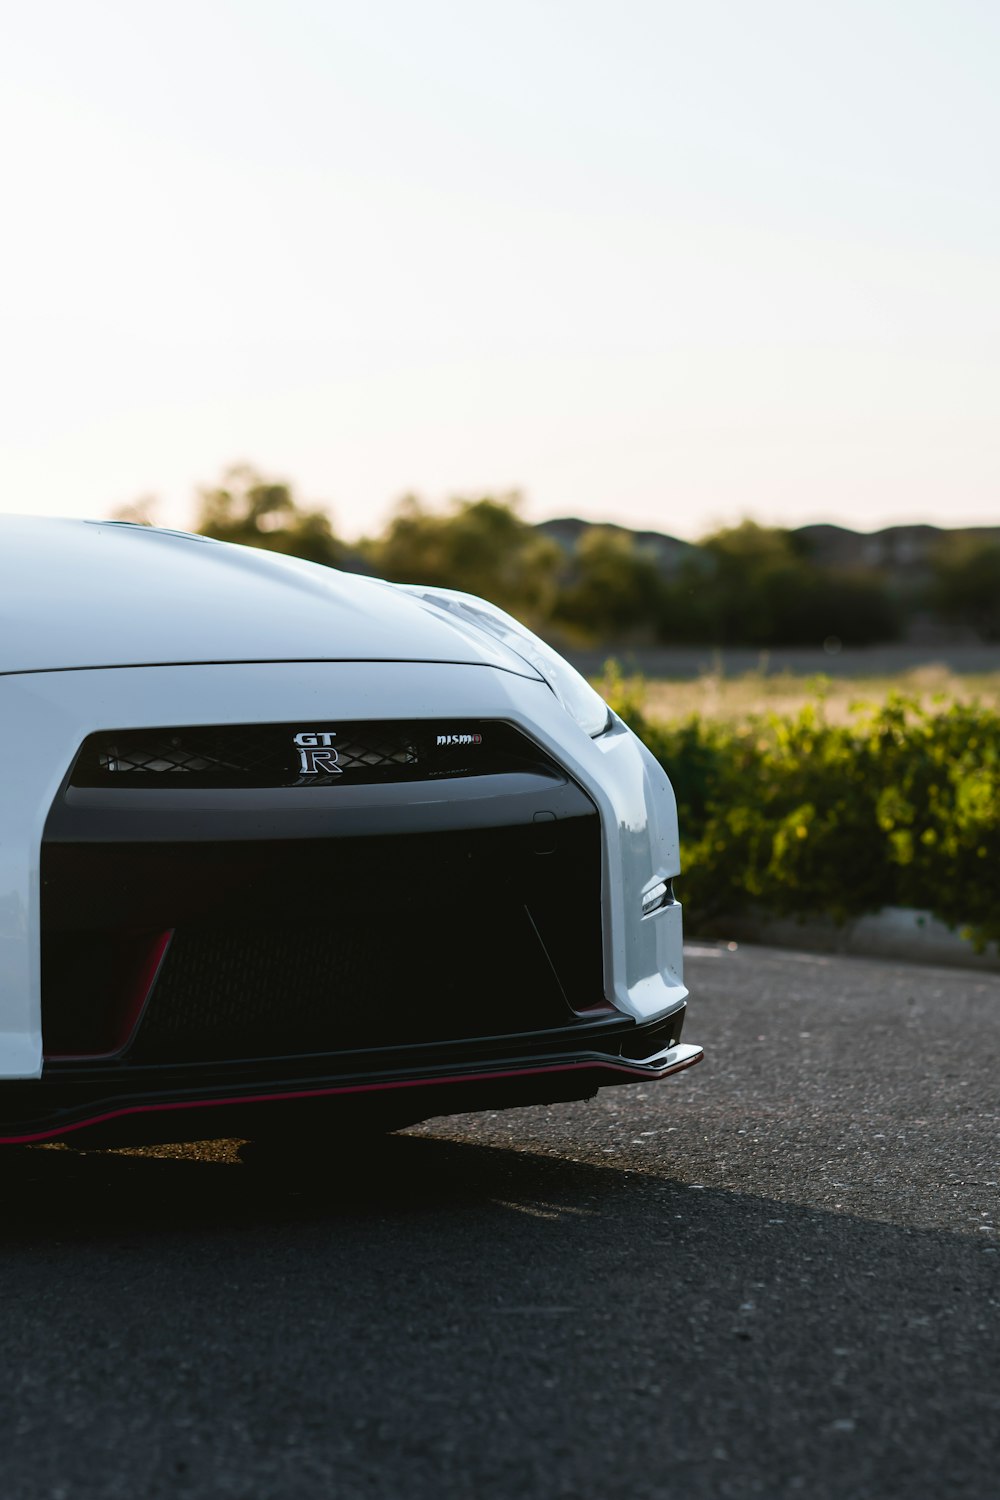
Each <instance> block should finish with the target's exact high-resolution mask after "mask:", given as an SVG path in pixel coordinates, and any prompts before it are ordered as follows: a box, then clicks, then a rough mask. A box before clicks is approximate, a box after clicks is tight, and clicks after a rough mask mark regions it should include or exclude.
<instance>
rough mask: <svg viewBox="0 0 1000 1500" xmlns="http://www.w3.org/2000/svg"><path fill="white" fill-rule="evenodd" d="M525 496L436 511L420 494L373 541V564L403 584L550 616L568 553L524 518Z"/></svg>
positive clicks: (368, 549)
mask: <svg viewBox="0 0 1000 1500" xmlns="http://www.w3.org/2000/svg"><path fill="white" fill-rule="evenodd" d="M520 504H521V499H520V496H519V495H502V496H500V497H499V498H496V499H494V498H492V497H490V496H485V497H484V498H482V499H479V500H455V501H453V502H452V504H451V506H450V507H449V509H448V510H446V511H433V510H430V509H428V508H427V507H426V506H425V505H424V504H423V503H422V501H420V500H419V499H418V498H417V497H416V496H415V495H407V496H406V497H405V498H404V499H403V500H402V501H400V503H399V505H398V506H397V508H396V511H395V514H394V515H393V516H392V518H391V519H390V521H389V524H388V526H387V527H386V529H385V531H384V532H383V533H382V535H381V536H380V537H378V538H376V539H375V540H372V541H369V542H367V543H365V546H364V553H365V556H366V558H367V559H368V561H369V563H370V564H371V566H372V567H373V569H374V570H375V571H376V572H378V573H379V574H381V576H382V577H384V578H388V579H391V580H392V581H393V582H395V583H426V584H430V585H432V586H435V587H438V588H450V589H462V590H464V591H465V592H466V593H470V594H479V595H481V596H482V597H483V598H484V599H490V600H492V602H493V603H494V604H499V605H500V606H501V607H502V608H504V609H508V610H510V611H511V612H512V613H513V614H520V615H524V616H527V617H529V618H531V619H533V620H536V621H538V620H543V619H546V618H548V616H549V615H550V614H551V612H552V608H553V605H554V603H555V597H556V587H557V577H556V575H557V570H558V567H559V562H560V558H561V553H560V550H559V547H558V546H557V544H556V543H555V542H553V541H550V540H549V538H548V537H544V536H540V535H539V533H538V532H537V531H536V530H535V528H534V527H533V526H530V525H529V524H528V523H527V522H526V521H524V520H522V518H521V516H520V515H519V513H518V512H519V508H520Z"/></svg>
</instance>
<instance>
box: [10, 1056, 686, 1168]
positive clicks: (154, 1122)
mask: <svg viewBox="0 0 1000 1500" xmlns="http://www.w3.org/2000/svg"><path fill="white" fill-rule="evenodd" d="M703 1055H704V1053H703V1050H702V1048H701V1047H699V1046H695V1045H690V1044H681V1043H678V1044H677V1045H675V1046H672V1047H667V1048H665V1049H663V1050H662V1051H660V1052H656V1053H653V1054H652V1055H651V1056H649V1057H647V1058H642V1059H632V1058H627V1059H626V1058H622V1057H617V1056H616V1057H611V1056H600V1055H599V1054H590V1055H587V1056H582V1057H581V1056H578V1057H565V1058H558V1057H554V1058H548V1059H546V1061H545V1062H544V1063H532V1062H531V1061H530V1060H528V1059H512V1060H511V1061H510V1063H507V1064H499V1065H497V1064H492V1065H491V1066H489V1067H484V1068H482V1069H471V1070H465V1071H458V1070H441V1071H438V1072H435V1073H431V1074H425V1075H423V1076H420V1077H395V1078H384V1079H371V1080H367V1081H364V1082H360V1081H359V1082H344V1081H339V1082H338V1081H335V1080H332V1079H331V1080H329V1081H326V1082H324V1081H321V1080H316V1079H313V1080H310V1083H309V1085H308V1086H303V1084H302V1083H299V1084H298V1085H296V1084H295V1083H293V1082H289V1083H288V1084H287V1085H282V1084H280V1083H277V1082H276V1083H275V1084H274V1085H273V1086H271V1087H267V1088H263V1089H262V1088H260V1087H259V1086H257V1087H254V1086H249V1087H246V1088H243V1089H236V1090H234V1091H232V1092H226V1093H213V1092H209V1091H204V1090H197V1089H192V1090H189V1091H187V1092H186V1093H185V1094H184V1095H183V1096H182V1097H178V1095H177V1092H176V1091H174V1093H173V1094H172V1096H171V1097H162V1096H161V1097H151V1096H149V1095H145V1096H133V1097H131V1098H129V1097H127V1096H124V1097H119V1098H118V1099H114V1100H112V1099H108V1098H105V1099H104V1100H93V1101H90V1102H89V1103H87V1104H83V1105H78V1106H77V1107H75V1108H69V1109H66V1110H63V1111H60V1112H59V1114H58V1117H55V1118H53V1117H49V1118H48V1119H44V1120H41V1119H35V1120H34V1121H32V1122H31V1124H30V1125H25V1127H23V1128H21V1127H14V1128H13V1129H12V1128H11V1127H7V1129H6V1130H5V1131H4V1133H3V1134H0V1145H31V1144H36V1143H43V1142H46V1141H59V1140H62V1139H66V1138H70V1139H72V1140H73V1142H74V1144H78V1145H84V1144H92V1145H95V1146H98V1145H109V1144H125V1143H133V1142H135V1143H141V1142H148V1143H151V1142H153V1141H170V1140H204V1139H209V1138H221V1137H233V1136H240V1135H242V1134H249V1135H252V1134H253V1133H254V1131H255V1130H256V1129H258V1128H260V1126H261V1122H262V1121H263V1123H264V1124H265V1125H268V1124H274V1123H279V1116H280V1117H281V1119H282V1120H287V1123H288V1124H289V1125H292V1124H293V1123H294V1121H293V1118H292V1112H293V1111H295V1110H296V1109H298V1112H299V1114H300V1116H301V1118H302V1119H303V1122H306V1121H310V1122H312V1123H321V1122H322V1119H323V1113H325V1108H328V1109H330V1110H332V1111H334V1112H335V1114H336V1115H337V1116H339V1117H340V1118H341V1119H343V1118H344V1117H345V1116H346V1115H347V1114H348V1113H350V1114H353V1115H354V1117H355V1119H357V1118H358V1117H359V1116H360V1117H361V1118H364V1119H367V1120H368V1121H372V1122H376V1121H377V1122H378V1123H381V1124H390V1125H396V1126H399V1125H402V1124H407V1123H415V1122H416V1121H417V1120H421V1119H428V1118H431V1117H432V1116H434V1115H439V1114H455V1113H462V1112H464V1111H465V1110H467V1109H482V1108H509V1107H514V1106H517V1105H526V1104H536V1103H551V1102H557V1101H558V1102H562V1101H566V1100H571V1099H580V1098H587V1097H590V1096H591V1095H593V1094H594V1093H596V1091H597V1089H598V1088H600V1087H602V1086H605V1085H608V1084H614V1083H635V1082H641V1081H649V1080H658V1079H660V1078H666V1077H668V1076H669V1075H670V1074H672V1073H679V1072H681V1071H682V1070H683V1069H685V1068H689V1067H692V1066H693V1065H694V1064H695V1063H698V1062H700V1061H701V1060H702V1057H703ZM352 1105H353V1106H354V1107H353V1108H351V1106H352ZM275 1107H278V1108H277V1112H276V1109H275ZM324 1107H325V1108H324Z"/></svg>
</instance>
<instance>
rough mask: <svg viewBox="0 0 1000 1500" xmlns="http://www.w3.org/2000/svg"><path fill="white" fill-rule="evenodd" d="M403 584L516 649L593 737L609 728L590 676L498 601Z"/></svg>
mask: <svg viewBox="0 0 1000 1500" xmlns="http://www.w3.org/2000/svg"><path fill="white" fill-rule="evenodd" d="M402 587H403V588H405V590H406V592H407V593H408V594H415V595H416V596H417V598H418V599H425V600H426V601H427V603H428V604H434V605H436V606H437V607H438V609H443V610H446V611H447V613H448V614H450V615H453V616H455V617H456V618H457V619H459V620H462V621H464V623H465V624H466V625H471V626H472V627H473V629H475V630H483V631H485V632H486V634H487V635H492V636H493V637H495V639H496V640H498V641H502V642H503V644H504V645H505V646H509V647H510V649H511V650H512V651H516V652H517V654H518V656H520V657H522V658H523V659H524V660H525V661H526V662H529V663H530V664H531V666H533V667H534V668H535V670H536V672H538V674H539V676H541V677H543V678H544V679H545V681H546V682H547V683H548V685H549V687H550V688H551V689H552V691H553V692H554V693H555V695H556V697H557V698H558V699H559V702H560V703H561V704H562V706H563V708H564V709H565V710H566V712H567V713H568V714H570V715H571V717H572V718H574V719H575V720H576V722H577V723H578V724H579V725H580V728H581V729H585V730H586V731H587V733H588V734H589V735H590V736H591V738H593V737H594V736H596V735H599V734H603V733H604V731H605V730H606V729H608V728H609V727H610V725H611V722H612V715H611V710H610V709H609V708H608V705H607V704H606V703H605V701H604V699H603V698H602V697H601V695H600V693H596V692H595V691H594V689H593V688H592V687H591V686H590V683H589V682H588V681H587V679H586V678H585V677H581V675H580V673H579V672H578V671H577V670H576V668H575V667H571V666H570V664H569V662H568V661H564V660H563V658H562V657H561V656H560V655H559V653H558V651H553V649H552V647H551V646H547V645H546V644H545V642H544V641H543V640H540V639H539V637H538V636H537V635H535V634H533V632H532V631H530V630H528V628H527V627H526V626H524V625H522V624H521V623H520V621H518V620H515V619H514V617H513V616H512V615H508V614H506V613H505V612H504V610H502V609H498V608H497V607H496V605H495V604H488V603H487V602H486V600H485V599H477V598H476V596H475V595H474V594H460V593H458V592H457V590H455V589H431V588H421V587H420V586H419V585H414V584H403V585H402Z"/></svg>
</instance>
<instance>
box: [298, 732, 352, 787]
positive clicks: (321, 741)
mask: <svg viewBox="0 0 1000 1500" xmlns="http://www.w3.org/2000/svg"><path fill="white" fill-rule="evenodd" d="M334 738H335V731H333V730H331V729H322V730H311V729H303V730H300V732H299V733H298V734H297V735H296V736H295V740H294V743H295V747H296V749H297V750H298V752H299V770H300V771H301V772H302V775H303V776H320V775H324V776H329V775H331V774H334V775H337V776H342V775H343V767H342V766H338V764H337V760H338V756H337V752H336V750H335V749H334V744H333V741H334Z"/></svg>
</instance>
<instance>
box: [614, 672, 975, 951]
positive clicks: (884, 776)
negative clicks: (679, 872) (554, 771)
mask: <svg viewBox="0 0 1000 1500" xmlns="http://www.w3.org/2000/svg"><path fill="white" fill-rule="evenodd" d="M603 686H604V689H605V691H606V692H609V693H610V697H611V701H612V704H613V706H614V707H615V709H616V711H617V712H619V713H620V714H621V715H622V717H623V718H625V719H626V720H627V721H628V722H629V723H631V724H632V726H633V728H635V729H636V731H637V733H639V734H641V735H642V737H643V739H644V740H645V741H646V743H647V745H649V747H650V749H651V750H652V751H653V753H654V755H656V757H657V759H658V760H659V761H660V762H661V764H662V765H663V766H664V768H665V769H666V771H667V772H668V774H669V776H670V779H671V781H672V783H673V786H674V790H675V792H676V794H677V802H678V811H679V815H680V825H681V838H682V856H683V865H684V874H683V877H682V879H683V885H682V887H681V894H682V895H683V897H684V899H685V901H686V903H687V912H688V917H689V922H690V925H691V927H692V929H697V928H698V927H699V925H700V926H702V927H704V926H705V925H706V924H708V923H710V922H711V921H712V920H713V919H715V918H719V917H734V916H737V915H739V914H740V913H742V912H745V911H747V910H748V909H749V908H751V907H752V908H756V909H760V908H762V907H763V908H764V909H766V910H767V911H768V912H770V913H771V914H773V915H800V916H808V915H814V914H818V913H824V914H827V915H830V916H833V917H834V918H836V919H837V920H840V921H843V920H845V919H846V918H848V917H852V916H857V915H860V914H861V913H863V912H870V911H877V910H878V909H879V908H880V907H882V906H909V907H919V908H926V909H929V910H930V911H932V912H934V914H935V915H936V916H938V917H940V918H942V919H943V920H944V921H946V922H948V923H950V924H951V925H952V926H956V927H960V928H962V929H963V930H964V931H967V932H968V933H969V934H970V935H971V936H972V937H973V939H974V940H975V941H976V943H977V944H979V945H982V944H983V943H985V942H987V941H989V940H992V939H1000V714H998V713H996V712H995V711H994V710H992V709H987V708H984V707H982V706H981V705H980V704H978V703H973V704H960V703H955V704H951V705H950V706H948V707H941V708H939V709H931V710H928V709H924V708H922V707H921V706H920V704H919V703H918V702H917V701H915V700H912V699H908V698H904V697H901V696H898V695H890V697H889V698H887V700H886V701H885V702H884V703H883V704H881V705H879V706H877V707H874V708H873V707H867V708H865V707H861V706H859V707H858V708H857V709H856V710H855V712H854V714H853V715H852V717H851V719H850V722H849V723H847V724H831V723H828V722H827V721H826V719H825V718H824V714H823V705H822V701H821V700H817V701H815V702H811V703H809V704H807V705H806V707H805V708H803V709H802V710H801V712H800V713H798V714H797V715H795V716H794V717H787V718H782V717H779V716H777V715H775V714H762V715H759V716H757V717H754V718H752V719H751V720H749V721H748V722H747V723H746V724H743V725H740V726H733V725H731V724H726V723H722V722H719V721H716V720H712V719H709V718H706V717H704V716H701V715H694V716H692V717H690V718H687V719H684V720H682V721H680V722H677V723H664V722H651V721H648V720H647V719H646V718H645V717H644V714H643V712H642V695H641V685H640V684H639V683H638V682H637V681H636V680H634V679H633V680H631V681H624V680H622V679H621V678H620V677H616V676H615V675H614V674H613V673H612V674H611V675H610V676H609V678H607V679H606V680H605V683H604V684H603Z"/></svg>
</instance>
